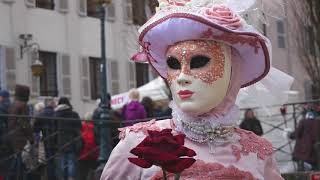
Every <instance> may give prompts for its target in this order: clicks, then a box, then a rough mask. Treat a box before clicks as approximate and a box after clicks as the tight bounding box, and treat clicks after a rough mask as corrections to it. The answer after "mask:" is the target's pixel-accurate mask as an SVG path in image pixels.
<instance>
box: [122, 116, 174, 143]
mask: <svg viewBox="0 0 320 180" xmlns="http://www.w3.org/2000/svg"><path fill="white" fill-rule="evenodd" d="M170 122H171V121H170V119H167V120H161V121H156V120H155V119H152V120H150V121H147V122H141V123H137V124H134V125H132V126H128V127H124V128H119V129H118V130H119V131H120V132H119V138H120V139H124V138H125V137H126V135H127V134H128V133H142V134H144V135H146V136H147V135H148V131H161V130H162V129H166V128H171V125H170Z"/></svg>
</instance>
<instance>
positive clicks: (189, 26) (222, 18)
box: [132, 0, 271, 87]
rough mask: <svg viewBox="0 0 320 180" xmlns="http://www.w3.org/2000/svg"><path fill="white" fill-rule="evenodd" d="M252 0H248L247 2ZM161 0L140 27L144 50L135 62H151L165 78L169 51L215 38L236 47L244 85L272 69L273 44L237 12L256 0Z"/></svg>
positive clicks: (259, 78) (137, 55)
mask: <svg viewBox="0 0 320 180" xmlns="http://www.w3.org/2000/svg"><path fill="white" fill-rule="evenodd" d="M248 1H249V2H248ZM240 3H241V2H240V1H239V0H159V7H158V8H157V13H156V14H155V15H154V16H153V17H152V18H151V19H150V20H149V21H148V22H147V23H146V24H144V25H143V26H142V27H141V28H140V36H139V43H140V45H141V47H142V49H141V51H140V52H139V53H138V54H136V55H134V56H133V57H132V60H134V61H148V62H149V63H150V64H151V65H152V66H153V67H154V69H155V70H156V71H157V72H158V73H159V75H160V76H161V77H163V78H165V79H166V77H167V63H166V56H165V55H166V51H167V49H168V47H169V46H171V45H174V44H175V43H177V42H181V41H186V40H214V41H218V42H223V43H225V44H228V45H230V46H231V47H233V48H234V49H236V50H237V51H238V53H239V55H240V56H241V57H242V58H241V60H242V61H243V62H241V63H239V64H240V66H241V67H240V68H239V69H240V70H241V76H242V77H241V78H239V79H241V81H242V82H241V84H242V85H241V87H246V86H249V85H251V84H254V83H256V82H258V81H259V80H261V79H262V78H263V77H265V76H266V75H267V74H268V72H269V69H270V62H271V59H270V58H271V44H270V41H269V40H268V39H267V38H266V37H264V36H263V35H261V34H260V33H259V32H258V31H257V30H256V29H255V28H254V27H252V26H251V25H248V24H247V23H246V21H245V20H244V19H242V18H241V17H240V15H239V14H238V12H239V11H241V10H243V9H246V8H248V7H249V6H251V5H252V4H253V3H254V0H247V1H246V3H245V4H243V2H242V4H240Z"/></svg>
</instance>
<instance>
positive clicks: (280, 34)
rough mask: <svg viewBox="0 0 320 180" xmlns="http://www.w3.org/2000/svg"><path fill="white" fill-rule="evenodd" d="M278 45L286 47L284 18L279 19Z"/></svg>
mask: <svg viewBox="0 0 320 180" xmlns="http://www.w3.org/2000/svg"><path fill="white" fill-rule="evenodd" d="M277 32H278V47H279V48H286V41H285V30H284V23H283V21H282V20H278V21H277Z"/></svg>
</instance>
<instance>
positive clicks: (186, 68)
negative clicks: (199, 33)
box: [167, 40, 225, 84]
mask: <svg viewBox="0 0 320 180" xmlns="http://www.w3.org/2000/svg"><path fill="white" fill-rule="evenodd" d="M167 54H168V56H173V57H175V58H177V59H178V60H179V62H180V64H181V70H173V69H168V77H167V81H168V83H169V84H171V83H172V82H173V81H174V80H176V79H177V77H178V76H179V74H180V73H184V74H186V75H190V76H193V77H194V78H196V79H201V80H202V81H203V82H205V83H208V84H212V83H214V82H215V81H216V80H217V79H219V78H222V77H223V73H224V64H225V57H224V54H223V51H222V48H221V46H220V44H219V43H218V42H215V41H201V40H191V41H184V42H180V43H178V44H176V45H173V46H171V47H169V48H168V51H167ZM194 55H205V56H207V57H209V58H210V62H209V63H208V64H207V65H206V66H205V67H203V68H200V69H190V60H191V58H192V57H193V56H194Z"/></svg>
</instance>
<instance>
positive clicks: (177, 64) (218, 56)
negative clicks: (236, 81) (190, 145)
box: [166, 40, 231, 115]
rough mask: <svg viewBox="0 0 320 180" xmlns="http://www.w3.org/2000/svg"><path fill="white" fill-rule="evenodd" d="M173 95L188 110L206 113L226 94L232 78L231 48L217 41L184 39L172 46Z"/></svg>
mask: <svg viewBox="0 0 320 180" xmlns="http://www.w3.org/2000/svg"><path fill="white" fill-rule="evenodd" d="M166 55H167V64H168V78H167V81H168V83H169V86H170V89H171V93H172V97H173V100H174V102H175V103H176V104H177V106H178V107H179V108H180V109H181V110H182V111H183V112H186V113H192V114H195V115H200V114H204V113H206V112H209V111H210V110H212V109H213V108H215V107H216V106H217V105H218V104H219V103H221V102H222V101H223V99H224V97H225V96H226V93H227V90H228V86H229V82H230V77H231V58H230V56H231V48H230V47H229V46H227V45H224V44H222V43H217V42H214V41H201V40H197V41H184V42H179V43H177V44H175V45H173V46H171V47H169V48H168V51H167V54H166Z"/></svg>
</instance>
